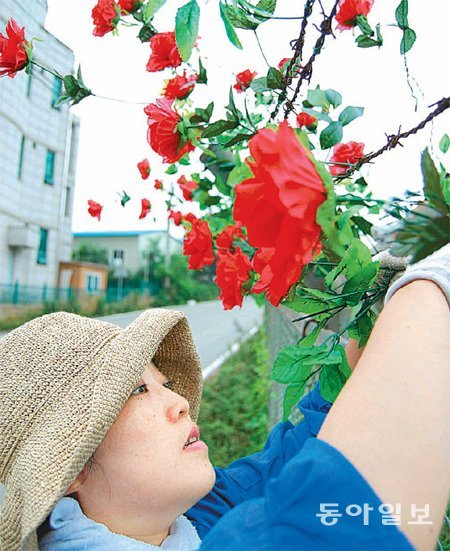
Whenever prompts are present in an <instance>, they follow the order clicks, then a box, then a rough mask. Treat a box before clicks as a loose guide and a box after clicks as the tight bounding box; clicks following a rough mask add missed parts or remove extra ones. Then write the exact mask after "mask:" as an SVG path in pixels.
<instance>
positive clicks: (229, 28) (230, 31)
mask: <svg viewBox="0 0 450 551" xmlns="http://www.w3.org/2000/svg"><path fill="white" fill-rule="evenodd" d="M219 8H220V17H221V18H222V21H223V24H224V26H225V31H226V33H227V36H228V40H229V41H230V42H231V43H232V44H233V46H236V48H239V49H240V50H242V44H241V42H240V40H239V38H238V35H237V34H236V31H235V30H234V27H233V25H232V24H231V21H230V20H229V18H228V14H227V10H226V7H225V5H224V3H223V0H221V1H220V4H219Z"/></svg>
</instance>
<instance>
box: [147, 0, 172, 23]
mask: <svg viewBox="0 0 450 551" xmlns="http://www.w3.org/2000/svg"><path fill="white" fill-rule="evenodd" d="M166 1H167V0H148V3H147V5H146V6H145V10H144V20H145V22H146V23H148V22H149V21H150V20H151V19H152V17H153V16H154V15H155V13H156V12H157V11H158V10H159V8H162V6H164V4H165V3H166Z"/></svg>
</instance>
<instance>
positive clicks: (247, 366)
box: [198, 329, 270, 467]
mask: <svg viewBox="0 0 450 551" xmlns="http://www.w3.org/2000/svg"><path fill="white" fill-rule="evenodd" d="M269 384H270V362H269V355H268V351H267V342H266V335H265V333H264V331H263V330H262V329H260V330H259V331H258V333H256V334H255V335H254V336H253V337H251V338H250V339H249V340H248V341H246V342H245V343H243V344H242V346H241V348H240V350H239V351H238V352H236V354H234V355H233V356H231V357H230V358H229V359H228V360H227V361H226V362H225V363H224V364H223V365H222V367H221V368H220V370H219V372H218V373H217V374H216V375H214V376H212V377H211V378H210V379H207V380H206V382H205V387H204V390H203V398H202V405H201V408H200V416H199V420H198V424H199V426H200V432H201V438H202V440H204V441H205V442H206V443H207V444H208V447H209V457H210V460H211V462H212V464H213V465H215V466H218V467H224V466H226V465H228V464H229V463H231V461H233V460H234V459H237V458H239V457H244V456H246V455H249V454H251V453H254V452H256V451H259V450H260V449H262V447H263V446H264V444H265V442H266V439H267V436H268V433H269V427H268V421H269Z"/></svg>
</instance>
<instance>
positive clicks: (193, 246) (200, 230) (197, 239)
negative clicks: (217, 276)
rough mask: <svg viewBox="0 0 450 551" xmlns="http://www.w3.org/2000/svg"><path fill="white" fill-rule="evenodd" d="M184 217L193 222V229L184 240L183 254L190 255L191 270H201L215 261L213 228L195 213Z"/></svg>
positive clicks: (189, 264) (189, 266)
mask: <svg viewBox="0 0 450 551" xmlns="http://www.w3.org/2000/svg"><path fill="white" fill-rule="evenodd" d="M184 218H185V220H189V221H190V222H191V229H190V230H189V231H188V233H187V234H186V236H185V238H184V241H183V254H184V255H185V256H188V257H189V258H188V268H189V269H190V270H201V269H202V268H204V267H205V266H209V265H210V264H212V263H213V262H214V254H213V244H212V235H211V230H210V229H209V226H208V222H206V221H204V220H201V219H199V218H197V217H196V216H194V215H191V216H189V215H186V216H185V217H184Z"/></svg>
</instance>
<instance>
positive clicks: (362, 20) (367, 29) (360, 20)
mask: <svg viewBox="0 0 450 551" xmlns="http://www.w3.org/2000/svg"><path fill="white" fill-rule="evenodd" d="M356 24H357V25H358V27H359V29H360V31H361V32H362V33H363V34H365V35H367V36H373V35H374V32H373V29H372V27H371V26H370V25H369V22H368V21H367V17H366V16H365V15H357V16H356Z"/></svg>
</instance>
